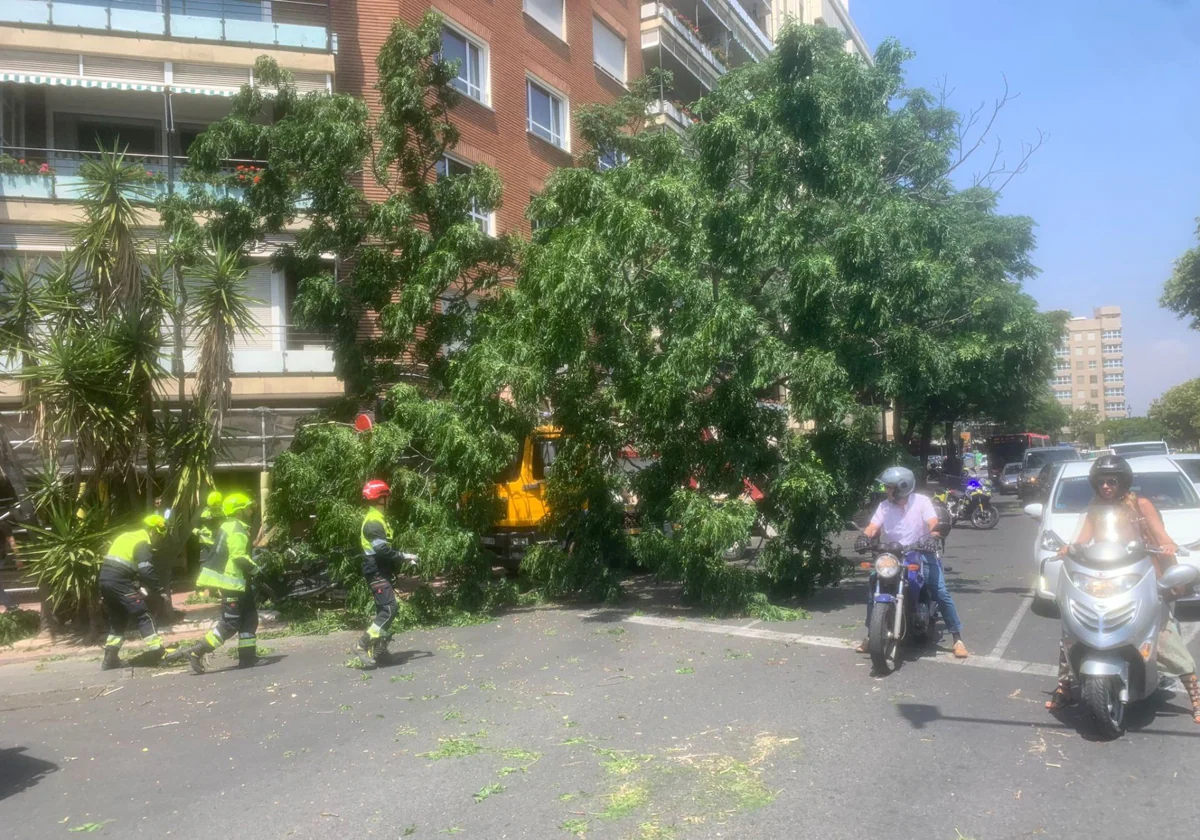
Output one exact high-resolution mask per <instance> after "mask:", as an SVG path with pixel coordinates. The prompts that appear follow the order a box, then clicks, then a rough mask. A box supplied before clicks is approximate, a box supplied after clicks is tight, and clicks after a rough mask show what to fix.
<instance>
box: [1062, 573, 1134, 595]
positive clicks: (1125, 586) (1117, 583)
mask: <svg viewBox="0 0 1200 840" xmlns="http://www.w3.org/2000/svg"><path fill="white" fill-rule="evenodd" d="M1141 579H1142V576H1141V575H1121V576H1120V577H1115V578H1098V577H1092V576H1091V575H1085V574H1079V573H1076V574H1073V575H1071V583H1073V584H1075V586H1076V587H1077V588H1078V589H1081V590H1083V591H1084V592H1086V593H1087V594H1088V595H1091V596H1092V597H1093V598H1111V597H1112V596H1114V595H1120V594H1121V593H1123V592H1128V591H1129V590H1130V589H1133V587H1135V586H1137V585H1138V581H1140V580H1141Z"/></svg>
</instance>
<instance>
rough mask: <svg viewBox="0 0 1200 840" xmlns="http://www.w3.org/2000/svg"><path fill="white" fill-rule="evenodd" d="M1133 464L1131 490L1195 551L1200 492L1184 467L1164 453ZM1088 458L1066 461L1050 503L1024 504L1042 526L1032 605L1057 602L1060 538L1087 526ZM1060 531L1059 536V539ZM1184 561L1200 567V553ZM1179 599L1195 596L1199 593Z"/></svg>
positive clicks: (1199, 527) (1035, 550) (1199, 534)
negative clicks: (1085, 524) (1146, 501)
mask: <svg viewBox="0 0 1200 840" xmlns="http://www.w3.org/2000/svg"><path fill="white" fill-rule="evenodd" d="M1129 464H1130V466H1131V467H1133V490H1134V492H1135V493H1137V494H1138V495H1139V496H1145V497H1146V498H1148V499H1150V500H1151V501H1152V502H1154V505H1155V507H1157V508H1158V510H1159V512H1160V513H1161V514H1162V518H1163V525H1165V526H1166V529H1167V533H1168V534H1170V536H1171V539H1173V540H1174V541H1175V542H1176V543H1177V544H1178V545H1181V546H1185V547H1187V548H1189V549H1191V548H1192V547H1193V546H1195V545H1196V544H1197V543H1198V542H1200V492H1198V491H1197V489H1196V486H1195V485H1194V484H1193V483H1192V480H1191V479H1190V478H1189V477H1188V475H1187V474H1186V473H1185V472H1184V471H1183V469H1182V468H1181V467H1180V466H1179V465H1178V464H1177V463H1176V462H1175V461H1173V460H1172V459H1170V458H1167V457H1166V456H1163V455H1147V456H1142V457H1138V458H1130V459H1129ZM1091 467H1092V464H1091V462H1090V461H1068V462H1066V463H1064V464H1063V465H1062V467H1061V469H1060V470H1059V471H1058V476H1057V477H1056V479H1055V481H1054V483H1053V485H1052V486H1051V488H1050V493H1049V494H1048V498H1049V499H1050V501H1049V503H1047V504H1043V503H1041V502H1035V503H1033V504H1029V505H1026V507H1025V513H1027V514H1028V515H1029V516H1031V517H1033V518H1034V519H1036V520H1037V521H1038V522H1039V523H1041V524H1040V527H1039V528H1038V534H1037V539H1036V540H1035V541H1034V544H1033V599H1034V606H1035V607H1038V606H1041V607H1042V608H1043V609H1044V608H1045V606H1046V605H1047V604H1048V603H1049V602H1053V601H1054V598H1055V595H1056V594H1057V592H1058V575H1059V572H1061V571H1062V560H1061V559H1060V558H1059V557H1058V549H1059V548H1060V547H1061V546H1062V542H1060V541H1059V540H1060V539H1061V540H1071V539H1073V538H1074V536H1075V534H1076V533H1077V532H1078V530H1079V528H1080V526H1081V525H1082V524H1083V516H1084V514H1085V513H1086V512H1087V508H1088V505H1089V504H1090V503H1091V501H1092V496H1093V492H1092V486H1091V484H1090V483H1089V482H1088V471H1089V470H1090V469H1091ZM1051 532H1053V534H1056V535H1057V536H1058V538H1059V539H1055V538H1054V537H1053V535H1052V534H1051ZM1179 561H1180V562H1181V563H1188V564H1190V565H1193V566H1196V567H1197V568H1200V552H1197V551H1195V550H1193V551H1192V553H1191V555H1190V556H1188V557H1180V558H1179ZM1181 600H1190V601H1194V600H1196V597H1195V595H1192V596H1189V597H1188V598H1184V599H1181Z"/></svg>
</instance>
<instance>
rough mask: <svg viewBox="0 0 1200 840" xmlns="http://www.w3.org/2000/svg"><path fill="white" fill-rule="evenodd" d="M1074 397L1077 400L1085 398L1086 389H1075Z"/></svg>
mask: <svg viewBox="0 0 1200 840" xmlns="http://www.w3.org/2000/svg"><path fill="white" fill-rule="evenodd" d="M1075 399H1077V400H1086V399H1087V391H1076V392H1075Z"/></svg>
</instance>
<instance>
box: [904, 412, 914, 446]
mask: <svg viewBox="0 0 1200 840" xmlns="http://www.w3.org/2000/svg"><path fill="white" fill-rule="evenodd" d="M916 427H917V420H916V418H915V417H910V418H908V424H907V425H906V426H905V427H904V437H902V438H901V439H900V443H902V444H904V446H910V445H912V439H913V432H915V431H916V430H917V429H916Z"/></svg>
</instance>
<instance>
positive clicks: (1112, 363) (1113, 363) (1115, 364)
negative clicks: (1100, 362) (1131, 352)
mask: <svg viewBox="0 0 1200 840" xmlns="http://www.w3.org/2000/svg"><path fill="white" fill-rule="evenodd" d="M1104 366H1105V367H1106V368H1119V367H1121V366H1122V365H1121V360H1120V359H1105V360H1104Z"/></svg>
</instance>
